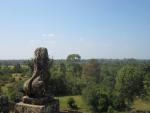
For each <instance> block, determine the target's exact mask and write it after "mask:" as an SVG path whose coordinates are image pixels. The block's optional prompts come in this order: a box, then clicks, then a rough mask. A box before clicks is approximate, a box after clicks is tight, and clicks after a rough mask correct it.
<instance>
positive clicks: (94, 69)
mask: <svg viewBox="0 0 150 113" xmlns="http://www.w3.org/2000/svg"><path fill="white" fill-rule="evenodd" d="M83 76H84V77H85V78H86V77H87V78H93V79H94V81H95V82H96V83H99V82H100V65H99V63H98V61H97V60H96V59H91V60H89V61H88V62H87V63H86V64H85V65H84V67H83Z"/></svg>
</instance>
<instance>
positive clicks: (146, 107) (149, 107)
mask: <svg viewBox="0 0 150 113" xmlns="http://www.w3.org/2000/svg"><path fill="white" fill-rule="evenodd" d="M132 107H133V108H134V109H135V110H142V111H150V101H146V100H141V99H137V100H135V101H134V104H133V106H132Z"/></svg>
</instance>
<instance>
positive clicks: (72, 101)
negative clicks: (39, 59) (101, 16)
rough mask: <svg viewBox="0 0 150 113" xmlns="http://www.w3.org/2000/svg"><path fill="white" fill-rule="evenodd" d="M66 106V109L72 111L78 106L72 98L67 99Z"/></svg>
mask: <svg viewBox="0 0 150 113" xmlns="http://www.w3.org/2000/svg"><path fill="white" fill-rule="evenodd" d="M67 104H68V107H69V108H71V109H73V110H77V109H78V106H77V104H76V102H75V100H74V99H73V98H69V99H68V102H67Z"/></svg>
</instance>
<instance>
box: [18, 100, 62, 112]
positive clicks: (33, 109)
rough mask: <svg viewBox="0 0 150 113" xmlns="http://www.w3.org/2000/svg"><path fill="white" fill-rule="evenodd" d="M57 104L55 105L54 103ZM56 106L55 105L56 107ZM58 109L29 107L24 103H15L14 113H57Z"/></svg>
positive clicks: (45, 106) (39, 106)
mask: <svg viewBox="0 0 150 113" xmlns="http://www.w3.org/2000/svg"><path fill="white" fill-rule="evenodd" d="M55 104H57V103H55ZM56 106H57V105H56ZM58 112H59V109H57V108H55V107H54V104H52V105H31V104H25V103H22V102H20V103H17V104H16V106H15V113H58Z"/></svg>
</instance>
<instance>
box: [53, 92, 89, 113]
mask: <svg viewBox="0 0 150 113" xmlns="http://www.w3.org/2000/svg"><path fill="white" fill-rule="evenodd" d="M56 98H57V99H59V102H60V109H61V110H66V109H68V106H67V101H68V99H69V98H74V100H75V102H76V104H77V106H78V108H79V110H80V111H82V112H84V113H89V112H90V111H89V109H88V106H87V105H86V104H85V102H84V101H83V99H82V97H81V96H79V95H78V96H64V97H56Z"/></svg>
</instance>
